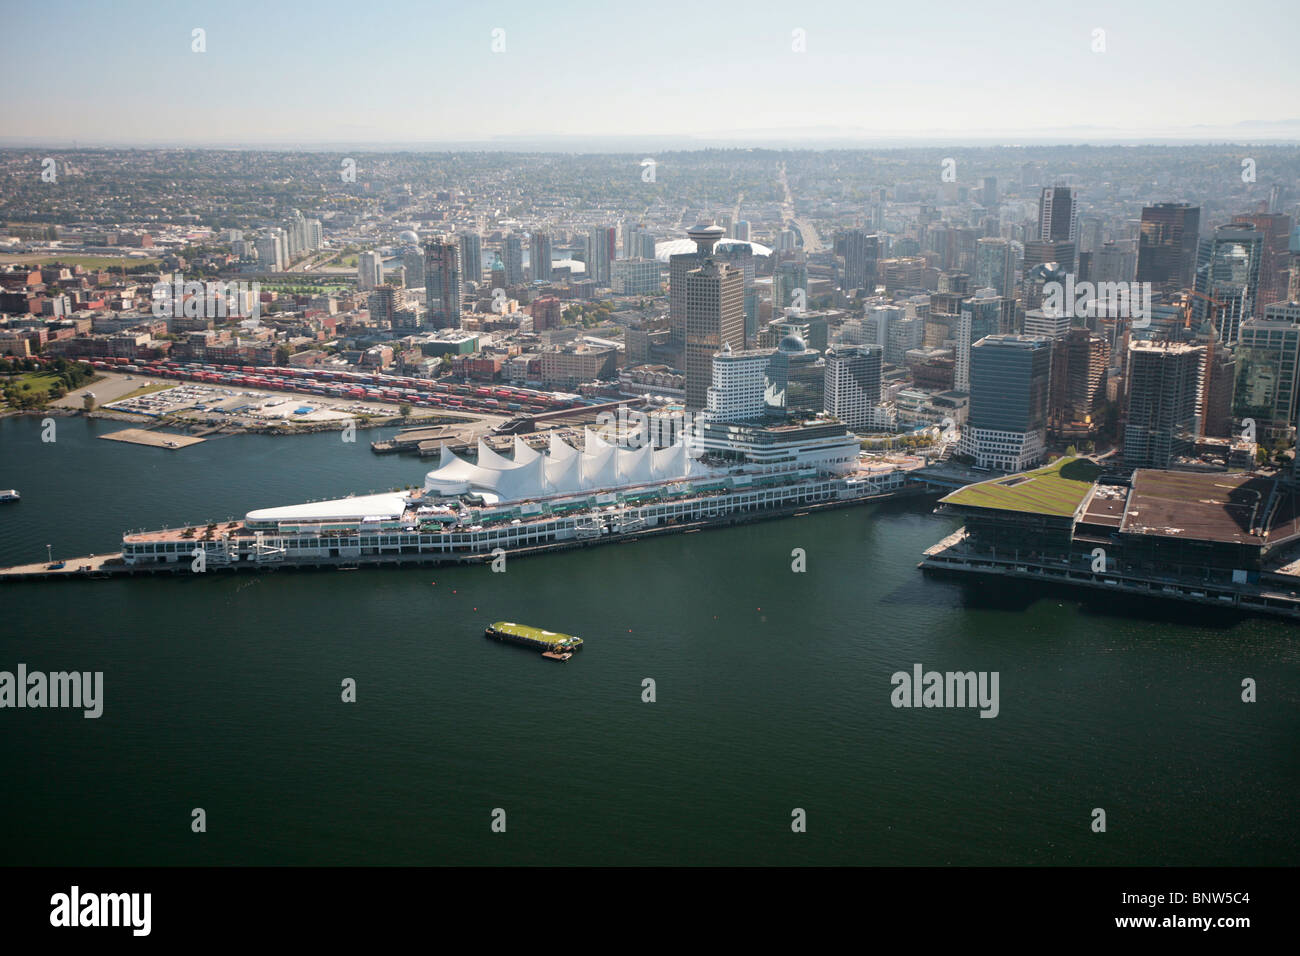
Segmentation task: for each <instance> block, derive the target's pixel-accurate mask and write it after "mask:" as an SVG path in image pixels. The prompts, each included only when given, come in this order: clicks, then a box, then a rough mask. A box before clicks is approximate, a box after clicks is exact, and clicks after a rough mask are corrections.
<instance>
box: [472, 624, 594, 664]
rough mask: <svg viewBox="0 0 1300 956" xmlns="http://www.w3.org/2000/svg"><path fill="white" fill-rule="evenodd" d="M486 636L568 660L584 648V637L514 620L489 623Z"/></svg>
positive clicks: (544, 655) (549, 656)
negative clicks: (517, 622) (518, 622)
mask: <svg viewBox="0 0 1300 956" xmlns="http://www.w3.org/2000/svg"><path fill="white" fill-rule="evenodd" d="M483 634H484V636H485V637H490V638H492V639H493V640H494V641H503V642H505V643H508V644H521V645H523V646H524V647H531V648H533V649H534V650H538V651H541V652H542V656H543V657H548V658H550V659H551V660H557V661H567V660H568V659H569V658H570V657H571V656H573V652H574V651H576V650H580V649H581V648H582V638H580V637H574V636H573V635H572V634H560V633H558V632H557V631H547V630H543V629H542V628H540V627H530V626H529V625H527V624H515V623H514V622H512V621H497V622H496V623H495V624H489V625H488V626H487V628H486V629H485V630H484V631H483Z"/></svg>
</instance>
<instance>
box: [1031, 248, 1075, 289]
mask: <svg viewBox="0 0 1300 956" xmlns="http://www.w3.org/2000/svg"><path fill="white" fill-rule="evenodd" d="M1051 263H1055V264H1056V265H1057V266H1058V267H1059V268H1060V271H1061V272H1062V273H1065V274H1069V273H1073V272H1074V270H1075V265H1076V256H1075V249H1074V243H1073V242H1068V241H1065V240H1061V241H1059V242H1058V241H1056V240H1051V239H1038V240H1030V241H1029V242H1026V243H1025V261H1024V274H1025V276H1026V277H1027V276H1028V275H1029V273H1030V270H1032V269H1033V268H1034V266H1040V265H1049V264H1051ZM1026 281H1027V280H1026Z"/></svg>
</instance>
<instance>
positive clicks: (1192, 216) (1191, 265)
mask: <svg viewBox="0 0 1300 956" xmlns="http://www.w3.org/2000/svg"><path fill="white" fill-rule="evenodd" d="M1200 223H1201V210H1200V207H1199V206H1193V205H1192V204H1191V203H1185V202H1162V203H1156V204H1155V205H1154V206H1145V207H1143V209H1142V224H1141V226H1140V229H1141V231H1140V233H1139V235H1138V260H1137V281H1138V282H1150V283H1151V287H1152V288H1153V289H1154V290H1155V291H1157V292H1162V293H1165V294H1166V295H1171V294H1173V293H1175V292H1179V291H1182V290H1184V289H1190V288H1191V287H1192V271H1193V269H1195V267H1196V242H1197V236H1198V230H1199V229H1200Z"/></svg>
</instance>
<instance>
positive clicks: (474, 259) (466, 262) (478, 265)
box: [460, 232, 483, 282]
mask: <svg viewBox="0 0 1300 956" xmlns="http://www.w3.org/2000/svg"><path fill="white" fill-rule="evenodd" d="M460 261H461V265H462V267H463V269H464V273H465V280H466V281H467V282H482V281H483V237H482V236H480V235H479V234H478V233H477V232H466V233H462V234H461V237H460Z"/></svg>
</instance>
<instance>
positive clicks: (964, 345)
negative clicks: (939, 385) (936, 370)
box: [953, 289, 1002, 392]
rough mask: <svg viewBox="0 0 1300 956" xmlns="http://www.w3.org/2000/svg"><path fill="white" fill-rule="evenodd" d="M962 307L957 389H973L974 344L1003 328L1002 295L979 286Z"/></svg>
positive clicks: (955, 378)
mask: <svg viewBox="0 0 1300 956" xmlns="http://www.w3.org/2000/svg"><path fill="white" fill-rule="evenodd" d="M959 309H960V311H959V312H958V318H957V335H956V340H957V343H956V346H955V348H954V349H953V388H954V389H956V390H957V391H959V392H969V391H970V350H971V346H973V345H974V344H975V343H976V342H978V341H979V340H980V339H982V338H984V336H986V335H996V334H998V333H999V332H1000V331H1001V328H1000V327H1001V324H1002V321H1001V320H1002V297H1001V296H1000V295H998V294H997V293H996V292H994V291H993V290H992V289H979V290H978V291H977V292H976V293H975V295H974V296H972V297H971V298H969V299H967V300H966V301H965V302H962V303H961V304H960V306H959Z"/></svg>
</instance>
